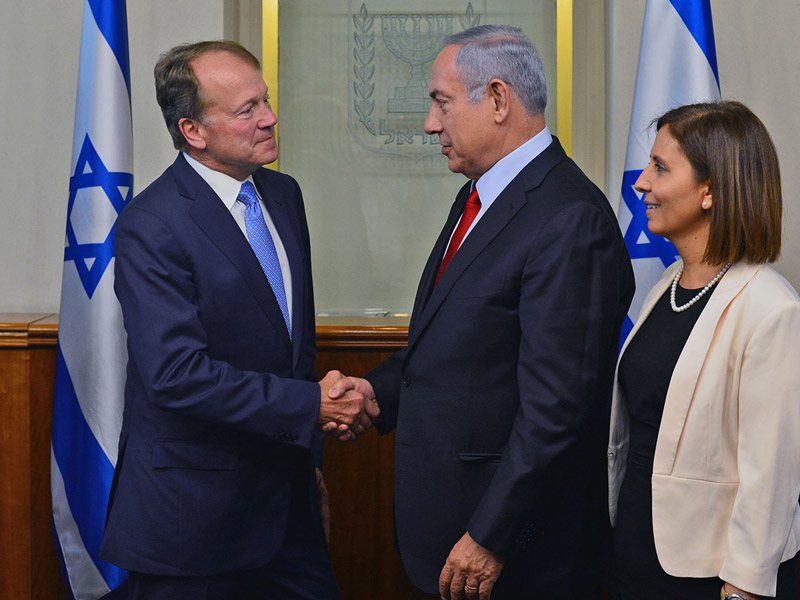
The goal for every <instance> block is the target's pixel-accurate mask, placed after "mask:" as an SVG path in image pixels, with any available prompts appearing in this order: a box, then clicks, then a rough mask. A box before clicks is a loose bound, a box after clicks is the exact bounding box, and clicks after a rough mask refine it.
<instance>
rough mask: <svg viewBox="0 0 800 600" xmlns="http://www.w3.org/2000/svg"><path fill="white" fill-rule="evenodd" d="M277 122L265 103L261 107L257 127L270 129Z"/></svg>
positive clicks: (270, 108)
mask: <svg viewBox="0 0 800 600" xmlns="http://www.w3.org/2000/svg"><path fill="white" fill-rule="evenodd" d="M277 122H278V117H276V116H275V113H274V112H272V107H271V106H270V105H269V104H268V103H265V104H263V105H262V109H261V114H260V115H259V119H258V125H259V126H260V127H272V126H273V125H275V124H276V123H277Z"/></svg>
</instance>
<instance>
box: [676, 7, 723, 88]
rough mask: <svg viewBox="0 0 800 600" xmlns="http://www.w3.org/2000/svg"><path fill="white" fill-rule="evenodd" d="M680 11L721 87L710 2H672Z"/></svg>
mask: <svg viewBox="0 0 800 600" xmlns="http://www.w3.org/2000/svg"><path fill="white" fill-rule="evenodd" d="M670 2H671V3H672V6H674V7H675V10H676V11H678V14H679V15H680V17H681V19H682V20H683V22H684V23H685V24H686V27H687V29H689V33H691V34H692V37H693V38H694V39H695V40H696V41H697V43H698V44H699V46H700V49H701V50H702V51H703V54H705V55H706V59H708V64H709V65H710V66H711V70H712V71H713V72H714V78H715V79H716V80H717V87H719V70H718V69H717V49H716V45H715V44H714V24H713V22H712V20H711V2H710V0H701V1H699V2H698V0H670Z"/></svg>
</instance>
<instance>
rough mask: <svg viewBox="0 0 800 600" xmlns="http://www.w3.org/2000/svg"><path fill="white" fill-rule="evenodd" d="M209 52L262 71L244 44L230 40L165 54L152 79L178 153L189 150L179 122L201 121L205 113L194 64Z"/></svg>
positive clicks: (211, 42)
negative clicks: (240, 60) (226, 54)
mask: <svg viewBox="0 0 800 600" xmlns="http://www.w3.org/2000/svg"><path fill="white" fill-rule="evenodd" d="M206 52H228V53H229V54H233V55H234V56H238V57H239V58H241V59H242V60H244V61H245V62H247V63H249V64H251V65H253V66H254V67H256V68H257V69H261V64H260V63H259V62H258V59H257V58H256V57H255V56H253V55H252V54H251V53H250V51H248V50H247V49H246V48H245V47H244V46H242V45H241V44H237V43H236V42H230V41H227V40H220V41H210V42H197V43H194V44H182V45H180V46H175V47H174V48H172V49H171V50H167V51H166V52H164V53H163V54H162V55H161V56H160V57H159V59H158V62H157V63H156V66H155V69H153V75H154V76H155V80H156V100H158V105H159V106H160V107H161V114H162V115H164V121H165V122H166V124H167V129H168V130H169V134H170V136H172V144H173V145H174V146H175V148H176V149H177V150H180V151H182V152H185V151H187V150H188V149H189V144H188V143H187V142H186V138H184V137H183V134H182V133H181V130H180V127H178V122H179V121H180V120H181V119H184V118H185V119H194V120H196V121H201V120H202V119H203V113H204V112H205V109H206V104H205V100H204V98H203V91H202V89H201V88H200V83H199V82H198V81H197V77H195V74H194V71H193V70H192V64H191V63H192V61H193V60H194V59H195V58H197V57H198V56H200V55H201V54H205V53H206Z"/></svg>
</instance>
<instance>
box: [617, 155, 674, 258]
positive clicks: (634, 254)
mask: <svg viewBox="0 0 800 600" xmlns="http://www.w3.org/2000/svg"><path fill="white" fill-rule="evenodd" d="M641 173H642V171H641V169H640V170H638V171H637V170H632V171H625V173H623V175H622V199H623V200H624V201H625V205H626V206H627V207H628V210H630V211H631V222H630V224H629V225H628V229H627V230H626V231H625V245H626V246H627V247H628V254H630V256H631V260H636V259H637V258H660V259H661V262H662V263H664V267H665V268H666V267H668V266H670V265H671V264H672V263H674V262H675V261H676V260H677V258H678V251H677V250H675V246H673V245H672V243H670V242H669V241H668V240H667V239H666V238H663V237H661V236H660V235H655V234H652V233H650V230H649V229H648V228H647V216H646V215H645V210H646V207H645V205H644V202H642V196H640V195H639V194H638V193H637V192H636V190H635V189H634V187H633V185H634V184H635V183H636V180H637V179H639V175H641ZM642 234H644V237H645V239H646V241H642Z"/></svg>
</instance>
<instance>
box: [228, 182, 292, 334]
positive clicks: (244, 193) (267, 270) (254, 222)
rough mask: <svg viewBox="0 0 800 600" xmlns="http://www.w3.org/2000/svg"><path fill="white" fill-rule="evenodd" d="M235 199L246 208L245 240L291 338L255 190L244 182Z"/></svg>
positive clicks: (283, 295)
mask: <svg viewBox="0 0 800 600" xmlns="http://www.w3.org/2000/svg"><path fill="white" fill-rule="evenodd" d="M236 199H237V200H238V201H239V202H241V203H243V204H244V205H245V206H246V207H247V208H246V209H245V226H246V227H247V240H248V241H249V242H250V245H251V246H252V247H253V252H255V253H256V258H258V262H259V263H261V268H262V269H263V270H264V274H265V275H266V276H267V279H268V280H269V284H270V285H271V286H272V291H273V292H274V293H275V298H276V299H277V300H278V306H280V307H281V313H283V320H284V321H286V329H287V330H288V331H289V336H290V337H291V335H292V325H291V322H290V321H289V307H288V305H287V303H286V289H285V288H284V287H283V273H282V272H281V264H280V262H279V261H278V252H277V250H275V242H274V241H272V235H270V233H269V229H268V228H267V224H266V222H265V221H264V215H263V214H262V213H261V204H259V202H258V196H256V188H255V187H254V186H253V184H252V183H250V182H249V181H245V182H244V183H243V184H242V188H241V189H240V190H239V195H238V196H237V198H236Z"/></svg>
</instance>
